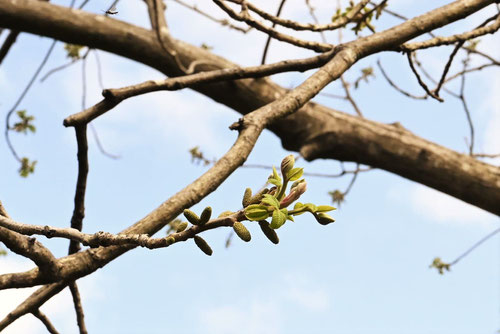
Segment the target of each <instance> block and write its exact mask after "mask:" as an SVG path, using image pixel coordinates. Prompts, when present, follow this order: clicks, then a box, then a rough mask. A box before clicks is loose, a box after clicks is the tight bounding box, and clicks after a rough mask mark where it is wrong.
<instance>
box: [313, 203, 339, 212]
mask: <svg viewBox="0 0 500 334" xmlns="http://www.w3.org/2000/svg"><path fill="white" fill-rule="evenodd" d="M332 210H337V209H336V208H334V207H333V206H330V205H319V206H318V207H317V208H316V212H328V211H332Z"/></svg>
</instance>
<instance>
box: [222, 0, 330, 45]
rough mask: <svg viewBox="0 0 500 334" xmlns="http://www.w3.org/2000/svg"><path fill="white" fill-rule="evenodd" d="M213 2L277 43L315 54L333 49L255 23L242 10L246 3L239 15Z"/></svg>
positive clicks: (227, 7)
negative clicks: (311, 51)
mask: <svg viewBox="0 0 500 334" xmlns="http://www.w3.org/2000/svg"><path fill="white" fill-rule="evenodd" d="M213 1H214V3H215V4H216V5H218V6H219V7H220V8H221V9H222V10H224V11H225V12H226V13H227V14H228V15H229V16H230V17H231V18H233V19H235V20H237V21H241V22H245V23H246V24H248V25H249V26H251V27H254V28H255V29H257V30H259V31H262V32H264V33H266V34H267V35H269V36H271V37H273V38H275V39H277V40H279V41H282V42H286V43H289V44H292V45H295V46H298V47H301V48H305V49H310V50H314V51H316V52H326V51H329V50H331V49H332V48H333V47H334V46H333V45H331V44H327V43H319V42H311V41H306V40H302V39H298V38H295V37H292V36H290V35H287V34H283V33H280V32H279V31H277V30H276V29H273V28H270V27H267V26H265V25H264V24H262V23H260V22H259V21H256V20H255V19H254V18H252V17H251V16H250V14H249V13H248V10H245V9H244V8H246V7H245V6H246V2H242V3H241V6H242V11H241V12H240V13H236V12H235V11H234V10H233V9H231V7H229V6H227V5H226V4H225V3H223V2H222V1H220V0H213Z"/></svg>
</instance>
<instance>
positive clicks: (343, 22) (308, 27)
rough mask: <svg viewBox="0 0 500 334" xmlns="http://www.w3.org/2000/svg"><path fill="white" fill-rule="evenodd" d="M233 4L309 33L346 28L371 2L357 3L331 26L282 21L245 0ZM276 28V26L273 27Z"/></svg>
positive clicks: (364, 0) (269, 19)
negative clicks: (244, 6)
mask: <svg viewBox="0 0 500 334" xmlns="http://www.w3.org/2000/svg"><path fill="white" fill-rule="evenodd" d="M229 1H231V2H233V3H237V4H239V5H243V4H245V5H246V6H247V8H248V9H249V10H251V11H253V12H255V13H256V14H258V15H259V16H261V17H262V18H264V19H266V20H268V21H271V22H273V23H274V24H279V25H281V26H283V27H287V28H290V29H293V30H309V31H326V30H335V29H338V28H342V27H345V26H346V25H347V24H348V23H350V22H352V21H353V19H354V18H355V17H356V16H357V15H358V14H359V13H360V12H361V10H362V9H363V8H365V6H366V5H367V4H368V2H369V0H362V1H360V2H359V3H357V4H356V5H355V6H354V7H353V8H352V9H351V10H350V11H349V13H347V14H346V15H345V16H340V17H339V18H337V19H336V20H335V21H333V22H332V23H329V24H318V23H315V24H311V23H307V24H303V23H300V22H296V21H292V20H287V19H282V18H280V17H279V16H278V15H276V16H274V15H271V14H269V13H267V12H266V11H263V10H262V9H260V8H258V7H256V6H255V5H253V4H252V3H250V2H246V1H243V0H229ZM273 27H274V25H273Z"/></svg>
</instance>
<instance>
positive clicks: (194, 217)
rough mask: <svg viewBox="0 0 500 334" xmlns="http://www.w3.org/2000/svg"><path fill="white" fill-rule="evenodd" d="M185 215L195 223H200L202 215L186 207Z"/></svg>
mask: <svg viewBox="0 0 500 334" xmlns="http://www.w3.org/2000/svg"><path fill="white" fill-rule="evenodd" d="M184 217H186V219H187V220H188V221H189V222H190V223H191V224H193V225H200V217H198V215H197V214H196V213H194V212H193V211H191V210H189V209H186V210H184Z"/></svg>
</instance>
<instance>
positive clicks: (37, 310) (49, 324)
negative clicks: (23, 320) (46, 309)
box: [31, 309, 59, 334]
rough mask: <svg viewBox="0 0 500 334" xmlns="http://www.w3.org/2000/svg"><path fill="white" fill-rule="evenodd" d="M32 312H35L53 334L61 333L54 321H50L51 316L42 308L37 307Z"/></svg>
mask: <svg viewBox="0 0 500 334" xmlns="http://www.w3.org/2000/svg"><path fill="white" fill-rule="evenodd" d="M31 314H33V315H34V316H35V317H37V318H38V319H40V321H41V322H42V323H43V324H44V325H45V328H47V331H48V332H49V333H51V334H59V332H58V331H57V330H56V328H55V327H54V325H53V324H52V322H50V320H49V318H48V317H47V316H46V315H45V314H43V313H42V311H40V309H35V310H33V311H31Z"/></svg>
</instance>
